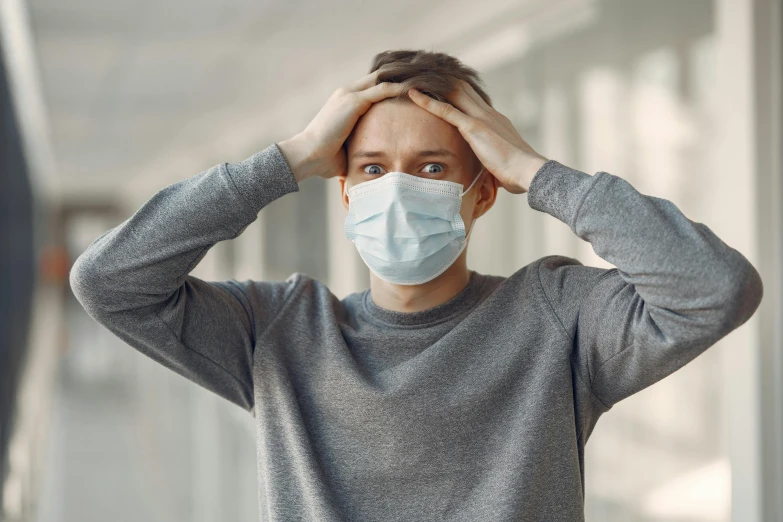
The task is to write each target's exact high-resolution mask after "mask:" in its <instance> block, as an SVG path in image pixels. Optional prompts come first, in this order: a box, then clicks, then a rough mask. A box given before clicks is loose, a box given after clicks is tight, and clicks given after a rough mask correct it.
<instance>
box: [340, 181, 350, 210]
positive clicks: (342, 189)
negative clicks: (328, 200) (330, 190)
mask: <svg viewBox="0 0 783 522" xmlns="http://www.w3.org/2000/svg"><path fill="white" fill-rule="evenodd" d="M337 179H338V180H339V181H340V201H342V204H343V207H345V210H348V202H349V201H350V199H349V198H348V194H347V189H346V188H345V183H346V180H347V179H348V178H347V176H338V177H337Z"/></svg>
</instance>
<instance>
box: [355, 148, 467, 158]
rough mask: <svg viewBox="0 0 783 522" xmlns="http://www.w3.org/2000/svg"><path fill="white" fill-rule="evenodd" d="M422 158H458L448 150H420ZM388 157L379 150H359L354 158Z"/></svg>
mask: <svg viewBox="0 0 783 522" xmlns="http://www.w3.org/2000/svg"><path fill="white" fill-rule="evenodd" d="M416 155H417V156H418V157H420V158H434V157H456V154H454V153H453V152H451V151H450V150H448V149H430V150H420V151H419V152H418V153H417V154H416ZM384 156H386V153H385V152H382V151H378V150H358V151H356V152H354V153H353V155H352V157H353V158H380V157H384Z"/></svg>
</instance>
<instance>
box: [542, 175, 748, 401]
mask: <svg viewBox="0 0 783 522" xmlns="http://www.w3.org/2000/svg"><path fill="white" fill-rule="evenodd" d="M528 204H529V205H530V207H531V208H533V209H535V210H538V211H541V212H546V213H548V214H550V215H552V216H553V217H556V218H557V219H559V220H561V221H562V222H564V223H566V224H567V225H568V226H569V227H570V228H571V230H572V231H573V232H574V233H575V234H576V235H577V236H579V237H580V238H581V239H583V240H585V241H588V242H589V243H590V244H591V246H592V248H593V251H595V253H596V254H597V255H598V256H600V257H601V258H602V259H605V260H606V261H608V262H609V263H611V264H612V265H614V266H615V267H616V268H612V269H608V270H607V269H600V268H596V267H587V266H583V265H582V264H581V263H580V262H579V261H577V260H575V259H572V258H568V257H564V256H548V257H546V258H543V259H542V260H541V262H540V263H539V264H538V274H539V281H540V282H541V285H542V289H543V292H544V295H545V299H546V300H547V301H548V302H549V304H550V306H551V307H552V310H553V312H554V314H555V317H556V318H557V321H558V323H559V326H560V327H562V328H563V329H564V330H565V332H566V334H567V335H568V336H569V337H570V339H571V341H572V346H573V353H572V361H574V363H573V364H574V366H575V367H576V370H577V371H578V376H579V377H580V378H581V379H582V380H583V381H584V382H585V383H587V386H588V387H589V389H590V390H591V391H592V393H593V394H594V396H595V397H596V398H597V399H598V400H599V401H600V402H601V403H602V404H603V406H604V407H606V408H610V407H611V406H612V405H613V404H615V403H617V402H618V401H620V400H622V399H624V398H626V397H628V396H630V395H632V394H634V393H636V392H638V391H641V390H642V389H644V388H646V387H647V386H649V385H651V384H653V383H655V382H657V381H659V380H660V379H663V378H664V377H666V376H668V375H669V374H671V373H673V372H674V371H676V370H677V369H679V368H681V367H682V366H684V365H685V364H686V363H688V362H690V361H691V360H693V359H694V358H695V357H696V356H698V355H699V354H700V353H702V352H703V351H704V350H706V349H707V348H709V347H710V346H712V345H713V344H715V343H716V342H717V341H718V340H720V339H721V338H723V337H724V336H726V335H727V334H728V333H729V332H731V331H732V330H734V329H736V328H738V327H739V326H741V325H742V324H744V323H745V322H746V321H747V320H748V319H749V318H750V317H751V316H752V315H753V313H754V312H755V311H756V309H757V308H758V306H759V304H760V303H761V298H762V294H763V286H762V281H761V277H760V276H759V273H758V272H757V270H756V269H755V268H754V267H753V265H752V264H751V263H750V262H749V261H748V260H747V259H746V258H745V257H744V256H743V255H742V254H741V253H740V252H738V251H737V250H735V249H733V248H731V247H730V246H728V245H726V243H724V242H723V241H722V240H721V239H720V238H718V237H717V236H716V235H715V234H714V233H713V232H712V231H711V230H710V229H709V228H708V227H707V226H706V225H704V224H702V223H696V222H693V221H691V220H690V219H688V218H687V217H686V216H685V215H683V213H682V212H681V211H680V210H679V209H678V208H677V207H676V206H675V205H674V204H673V203H672V202H671V201H668V200H666V199H661V198H657V197H654V196H648V195H644V194H641V193H639V192H638V191H637V190H636V189H635V188H634V187H633V186H632V185H631V184H630V183H628V182H627V181H626V180H624V179H622V178H620V177H618V176H615V175H612V174H609V173H607V172H598V173H596V174H595V175H589V174H587V173H584V172H581V171H579V170H576V169H572V168H569V167H567V166H565V165H563V164H561V163H559V162H557V161H555V160H549V161H547V162H546V163H545V164H544V165H543V166H542V167H541V168H540V169H539V171H538V172H537V173H536V175H535V176H534V178H533V179H532V181H531V183H530V187H529V190H528Z"/></svg>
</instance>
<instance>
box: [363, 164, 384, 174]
mask: <svg viewBox="0 0 783 522" xmlns="http://www.w3.org/2000/svg"><path fill="white" fill-rule="evenodd" d="M368 167H369V168H372V169H376V170H383V169H381V167H379V166H378V165H367V166H366V167H364V172H367V174H381V172H368V171H367V168H368Z"/></svg>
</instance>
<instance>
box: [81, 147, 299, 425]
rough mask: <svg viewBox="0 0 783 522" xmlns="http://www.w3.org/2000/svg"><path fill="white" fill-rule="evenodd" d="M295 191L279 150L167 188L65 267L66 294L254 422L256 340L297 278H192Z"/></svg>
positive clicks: (124, 337) (215, 168) (263, 152)
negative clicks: (213, 252) (213, 251)
mask: <svg viewBox="0 0 783 522" xmlns="http://www.w3.org/2000/svg"><path fill="white" fill-rule="evenodd" d="M298 190H299V187H298V184H297V182H296V178H295V177H294V175H293V173H292V172H291V170H290V167H289V166H288V164H287V162H286V161H285V158H284V156H283V155H282V153H281V152H280V149H279V148H278V147H277V144H275V143H273V144H272V145H270V146H268V147H267V148H265V149H263V150H261V151H260V152H257V153H256V154H254V155H252V156H250V157H249V158H247V159H245V160H244V161H242V162H239V163H221V164H219V165H215V166H213V167H211V168H209V169H207V170H205V171H203V172H201V173H199V174H197V175H195V176H192V177H190V178H187V179H184V180H182V181H179V182H176V183H174V184H172V185H169V186H167V187H165V188H164V189H162V190H161V191H160V192H158V193H157V194H155V195H154V196H152V198H151V199H150V200H149V201H147V202H146V203H145V204H144V205H143V206H142V207H141V208H140V209H139V210H137V211H136V212H135V213H134V214H133V215H132V216H131V217H130V218H128V219H127V220H125V221H124V222H123V223H121V224H119V225H118V226H116V227H115V228H113V229H111V230H109V231H107V232H105V233H103V234H102V235H101V236H99V237H98V238H97V239H95V240H94V241H93V242H92V243H91V244H90V245H89V246H88V248H87V249H86V250H85V251H84V252H83V253H82V254H81V255H80V256H79V257H78V258H77V259H76V261H75V262H74V264H73V266H72V267H71V271H70V285H71V289H72V290H73V293H74V295H75V296H76V299H77V300H78V301H79V302H80V303H81V305H82V306H83V307H84V309H85V310H86V311H87V313H88V314H89V315H90V316H91V317H93V318H94V319H95V320H96V321H98V322H99V323H101V324H102V325H104V326H105V327H106V328H108V329H109V330H110V331H112V332H113V333H114V334H115V335H117V336H118V337H119V338H121V339H122V340H123V341H125V342H126V343H128V344H129V345H131V346H132V347H134V348H136V349H137V350H138V351H140V352H141V353H143V354H145V355H147V356H148V357H150V358H152V359H153V360H155V361H157V362H159V363H161V364H163V365H164V366H166V367H168V368H169V369H171V370H173V371H175V372H177V373H178V374H180V375H182V376H184V377H185V378H187V379H189V380H191V381H193V382H195V383H197V384H199V385H200V386H203V387H204V388H207V389H209V390H210V391H212V392H214V393H216V394H218V395H220V396H221V397H223V398H225V399H227V400H229V401H231V402H232V403H234V404H236V405H238V406H241V407H242V408H244V409H246V410H248V411H249V412H251V414H252V412H253V406H254V404H253V378H252V364H253V352H254V350H255V342H256V339H257V338H259V337H260V336H261V334H262V332H263V330H264V329H265V328H266V327H267V325H269V324H270V323H271V322H272V321H273V320H274V318H275V317H276V315H277V312H278V311H279V310H280V309H281V308H282V306H283V304H284V302H285V300H286V299H287V298H288V296H290V295H291V294H292V290H293V288H294V286H295V285H296V284H297V282H298V280H299V278H298V277H297V276H296V275H294V276H291V277H290V278H289V279H288V280H287V281H284V282H256V281H250V280H246V281H243V282H238V281H236V280H233V279H232V280H229V281H218V282H208V281H203V280H201V279H199V278H197V277H194V276H191V275H189V273H190V272H191V271H192V270H193V268H194V267H195V266H196V265H197V264H198V262H199V261H200V260H201V259H202V258H203V257H204V256H205V255H206V253H207V251H208V250H209V249H210V248H211V247H212V246H213V245H214V244H215V243H217V242H219V241H224V240H228V239H234V238H236V237H237V236H239V235H240V234H241V233H242V232H243V231H244V230H245V229H246V228H247V227H248V225H250V224H251V223H252V222H253V221H255V220H256V218H257V217H258V212H259V211H260V210H261V209H262V208H263V207H264V206H266V205H267V204H269V203H270V202H272V201H274V200H275V199H277V198H279V197H281V196H283V195H285V194H288V193H290V192H296V191H298Z"/></svg>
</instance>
